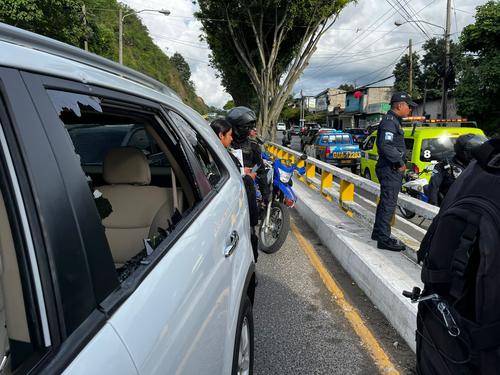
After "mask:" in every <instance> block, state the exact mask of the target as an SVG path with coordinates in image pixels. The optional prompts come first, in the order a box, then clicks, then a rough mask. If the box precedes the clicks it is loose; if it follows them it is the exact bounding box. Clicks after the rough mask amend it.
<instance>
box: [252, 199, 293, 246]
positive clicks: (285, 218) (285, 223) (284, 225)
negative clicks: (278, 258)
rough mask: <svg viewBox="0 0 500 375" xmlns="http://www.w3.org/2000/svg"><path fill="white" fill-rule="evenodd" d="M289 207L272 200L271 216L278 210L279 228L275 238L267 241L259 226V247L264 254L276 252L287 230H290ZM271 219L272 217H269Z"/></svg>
mask: <svg viewBox="0 0 500 375" xmlns="http://www.w3.org/2000/svg"><path fill="white" fill-rule="evenodd" d="M288 210H289V208H288V207H287V206H285V205H284V204H283V203H281V202H273V203H272V206H271V218H273V217H274V216H273V213H277V212H280V213H281V223H280V228H279V233H278V235H277V236H276V239H275V241H274V242H272V243H268V242H267V241H266V240H265V238H263V236H265V234H264V228H263V227H262V226H261V227H260V229H259V249H260V250H262V251H263V252H264V253H266V254H273V253H275V252H277V251H278V250H279V249H280V248H281V246H282V245H283V243H284V242H285V240H286V237H287V236H288V232H289V231H290V212H288ZM270 220H272V219H270Z"/></svg>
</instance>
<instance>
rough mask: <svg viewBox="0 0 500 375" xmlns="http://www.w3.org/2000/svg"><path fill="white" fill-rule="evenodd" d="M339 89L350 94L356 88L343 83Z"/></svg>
mask: <svg viewBox="0 0 500 375" xmlns="http://www.w3.org/2000/svg"><path fill="white" fill-rule="evenodd" d="M338 89H339V90H344V91H347V92H349V91H354V89H355V87H354V85H352V84H350V83H343V84H341V85H340V86H339V87H338Z"/></svg>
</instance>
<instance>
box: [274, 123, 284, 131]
mask: <svg viewBox="0 0 500 375" xmlns="http://www.w3.org/2000/svg"><path fill="white" fill-rule="evenodd" d="M276 130H281V131H283V130H286V125H285V123H284V122H278V123H277V124H276Z"/></svg>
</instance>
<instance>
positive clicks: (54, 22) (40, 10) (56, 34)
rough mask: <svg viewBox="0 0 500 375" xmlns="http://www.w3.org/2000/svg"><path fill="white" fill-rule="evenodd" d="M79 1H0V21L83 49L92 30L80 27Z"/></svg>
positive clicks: (82, 25)
mask: <svg viewBox="0 0 500 375" xmlns="http://www.w3.org/2000/svg"><path fill="white" fill-rule="evenodd" d="M82 5H83V1H81V0H44V1H38V0H0V21H1V22H5V23H8V24H10V25H13V26H16V27H19V28H22V29H25V30H29V31H33V32H35V33H37V34H41V35H45V36H48V37H50V38H54V39H57V40H60V41H62V42H65V43H68V44H72V45H76V46H83V41H84V40H85V37H86V36H88V34H90V32H91V30H92V20H88V21H89V24H88V26H87V27H85V26H84V24H83V22H82V20H83V18H82V17H83V14H82Z"/></svg>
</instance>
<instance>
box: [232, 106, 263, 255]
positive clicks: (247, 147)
mask: <svg viewBox="0 0 500 375" xmlns="http://www.w3.org/2000/svg"><path fill="white" fill-rule="evenodd" d="M226 120H227V121H228V122H229V123H230V124H231V125H232V127H233V142H232V143H231V147H232V148H234V149H236V150H239V149H241V151H242V154H243V166H244V167H246V168H254V167H255V166H257V176H258V177H259V181H258V182H259V189H260V192H261V194H262V199H263V201H264V203H266V204H267V202H268V200H269V186H268V185H267V183H266V181H267V178H266V174H267V173H266V169H265V167H264V162H263V161H262V155H261V151H260V146H259V145H258V144H257V142H255V141H253V140H251V139H250V138H249V134H250V131H251V130H252V129H253V128H254V127H255V123H256V120H257V117H256V116H255V112H254V111H252V110H251V109H250V108H247V107H234V108H233V109H231V110H230V111H229V112H228V114H227V116H226ZM243 181H244V183H245V189H246V191H247V195H248V201H249V202H248V203H249V204H248V205H249V210H250V225H251V226H252V235H251V237H252V248H253V252H254V257H255V261H257V257H258V252H257V249H258V237H257V235H256V234H255V226H256V225H257V224H258V221H259V211H258V207H257V201H256V193H255V185H254V182H253V180H252V179H251V178H249V177H248V176H244V178H243Z"/></svg>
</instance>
